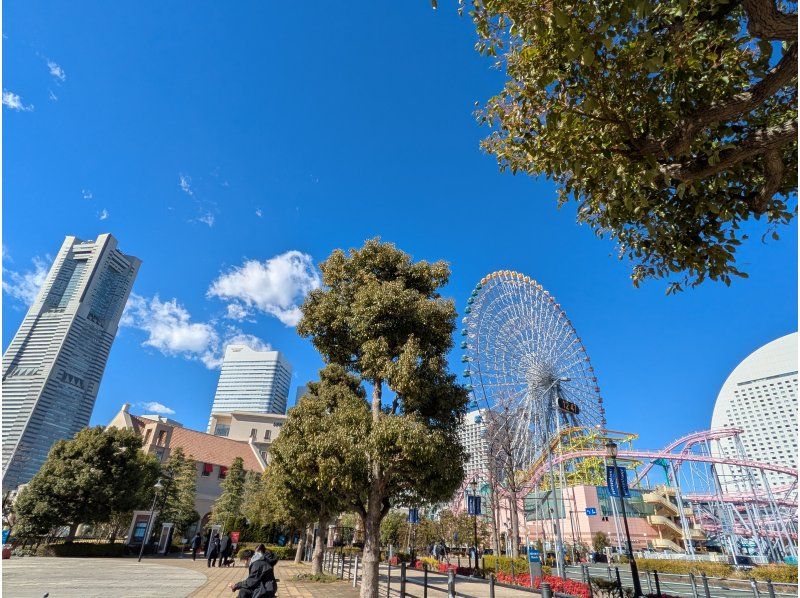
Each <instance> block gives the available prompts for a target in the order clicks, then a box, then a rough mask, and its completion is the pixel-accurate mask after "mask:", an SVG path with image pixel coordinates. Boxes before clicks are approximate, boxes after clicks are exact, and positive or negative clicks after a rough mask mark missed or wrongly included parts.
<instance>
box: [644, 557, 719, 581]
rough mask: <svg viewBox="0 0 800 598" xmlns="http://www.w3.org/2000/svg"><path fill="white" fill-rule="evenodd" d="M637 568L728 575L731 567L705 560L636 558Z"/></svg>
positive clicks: (667, 571) (711, 575)
mask: <svg viewBox="0 0 800 598" xmlns="http://www.w3.org/2000/svg"><path fill="white" fill-rule="evenodd" d="M636 563H637V565H638V566H639V570H640V571H641V572H642V573H644V572H645V571H658V572H659V573H677V574H680V575H687V574H689V573H694V574H695V575H700V574H701V573H705V574H706V575H708V576H709V577H730V576H731V573H733V567H731V566H730V565H728V564H726V563H708V562H705V561H673V560H666V559H664V560H661V559H637V560H636Z"/></svg>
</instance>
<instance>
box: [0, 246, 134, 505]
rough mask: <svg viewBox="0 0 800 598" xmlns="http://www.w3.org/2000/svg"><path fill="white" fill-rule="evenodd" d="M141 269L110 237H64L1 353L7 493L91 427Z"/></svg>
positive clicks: (4, 481)
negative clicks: (50, 454)
mask: <svg viewBox="0 0 800 598" xmlns="http://www.w3.org/2000/svg"><path fill="white" fill-rule="evenodd" d="M140 264H141V262H140V260H139V259H138V258H135V257H133V256H130V255H125V254H124V253H121V252H120V251H119V250H118V249H117V240H116V239H115V238H114V237H113V236H111V235H109V234H104V235H100V236H99V237H97V239H96V240H95V241H81V240H80V239H77V238H76V237H67V238H66V239H65V240H64V243H63V245H62V246H61V249H60V250H59V252H58V255H57V256H56V259H55V261H54V262H53V266H52V267H51V268H50V272H49V273H48V275H47V279H46V280H45V282H44V285H42V288H41V289H40V291H39V295H38V296H37V297H36V300H35V301H34V302H33V305H31V307H30V309H29V310H28V313H27V315H26V316H25V319H24V320H23V321H22V324H21V325H20V327H19V330H18V331H17V334H16V335H15V336H14V339H13V340H12V341H11V344H10V345H9V346H8V348H7V349H6V352H5V354H4V355H3V401H2V402H3V406H2V413H3V490H12V489H14V488H16V487H17V486H19V485H20V484H24V483H26V482H28V481H29V480H30V479H31V478H32V477H33V475H34V474H35V473H36V472H37V471H38V470H39V467H41V465H42V463H44V461H45V459H46V458H47V453H48V452H49V451H50V448H51V447H52V446H53V444H54V443H55V442H56V441H58V440H61V439H65V438H71V437H72V436H74V435H75V433H76V432H78V431H79V430H80V429H81V428H83V427H85V426H87V425H88V424H89V418H90V417H91V414H92V409H93V408H94V402H95V399H96V398H97V392H98V390H99V388H100V380H101V379H102V377H103V371H104V370H105V367H106V361H107V360H108V354H109V352H110V351H111V344H112V343H113V342H114V337H115V336H116V334H117V326H118V324H119V319H120V316H122V310H123V309H124V307H125V303H126V302H127V300H128V295H129V294H130V291H131V287H132V286H133V281H134V279H135V278H136V274H137V272H138V271H139V265H140Z"/></svg>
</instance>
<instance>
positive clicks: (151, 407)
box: [136, 401, 175, 415]
mask: <svg viewBox="0 0 800 598" xmlns="http://www.w3.org/2000/svg"><path fill="white" fill-rule="evenodd" d="M136 406H137V407H141V408H142V409H144V410H145V411H146V412H147V413H157V414H159V415H175V410H174V409H170V408H169V407H167V406H166V405H164V404H162V403H158V402H156V401H144V402H142V403H136Z"/></svg>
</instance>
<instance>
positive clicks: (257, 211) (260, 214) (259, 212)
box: [256, 208, 264, 218]
mask: <svg viewBox="0 0 800 598" xmlns="http://www.w3.org/2000/svg"><path fill="white" fill-rule="evenodd" d="M263 215H264V214H263V213H262V212H261V208H256V216H258V217H259V218H261V216H263Z"/></svg>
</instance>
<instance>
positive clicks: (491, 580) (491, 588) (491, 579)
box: [489, 573, 494, 598]
mask: <svg viewBox="0 0 800 598" xmlns="http://www.w3.org/2000/svg"><path fill="white" fill-rule="evenodd" d="M489 598H494V573H490V574H489Z"/></svg>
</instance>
